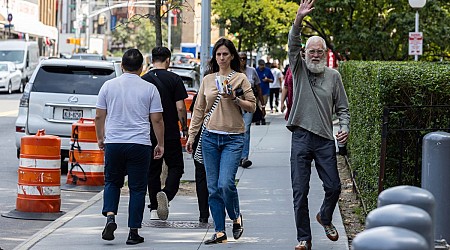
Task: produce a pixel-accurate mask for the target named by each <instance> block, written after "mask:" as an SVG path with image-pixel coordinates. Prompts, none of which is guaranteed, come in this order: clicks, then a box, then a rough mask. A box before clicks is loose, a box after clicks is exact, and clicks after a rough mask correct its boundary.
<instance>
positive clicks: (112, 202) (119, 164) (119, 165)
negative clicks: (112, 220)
mask: <svg viewBox="0 0 450 250" xmlns="http://www.w3.org/2000/svg"><path fill="white" fill-rule="evenodd" d="M150 161H151V147H150V146H147V145H141V144H133V143H108V144H106V145H105V188H104V192H103V209H102V213H103V215H105V216H106V213H107V212H114V214H117V210H118V209H119V201H120V189H121V188H122V187H123V183H124V179H125V175H128V187H129V189H130V200H129V203H128V227H129V228H141V225H142V219H143V216H144V207H145V195H146V193H147V171H148V166H149V165H150Z"/></svg>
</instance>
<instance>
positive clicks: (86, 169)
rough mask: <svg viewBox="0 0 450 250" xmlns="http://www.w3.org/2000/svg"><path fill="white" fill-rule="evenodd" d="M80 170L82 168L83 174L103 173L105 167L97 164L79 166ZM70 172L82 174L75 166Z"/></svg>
mask: <svg viewBox="0 0 450 250" xmlns="http://www.w3.org/2000/svg"><path fill="white" fill-rule="evenodd" d="M80 166H81V168H83V170H84V172H86V173H88V172H89V173H93V172H95V173H103V172H104V170H105V165H98V164H80ZM72 171H76V172H82V170H81V169H80V167H79V166H75V167H74V168H73V169H72Z"/></svg>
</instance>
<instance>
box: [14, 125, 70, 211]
mask: <svg viewBox="0 0 450 250" xmlns="http://www.w3.org/2000/svg"><path fill="white" fill-rule="evenodd" d="M18 176H19V178H18V184H17V200H16V210H17V211H21V212H34V213H57V212H59V210H60V208H61V139H60V138H59V137H57V136H53V135H45V130H39V131H38V133H37V134H36V135H35V136H24V137H22V139H21V147H20V161H19V170H18Z"/></svg>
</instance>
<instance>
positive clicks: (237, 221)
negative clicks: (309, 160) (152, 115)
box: [186, 38, 256, 244]
mask: <svg viewBox="0 0 450 250" xmlns="http://www.w3.org/2000/svg"><path fill="white" fill-rule="evenodd" d="M206 73H207V74H206V76H205V77H204V78H203V81H202V84H201V86H200V89H199V91H198V96H197V100H196V102H195V106H194V112H193V114H192V119H191V124H190V127H189V139H188V141H187V143H186V151H187V152H188V153H192V151H193V148H192V146H193V142H194V138H195V136H196V135H197V134H198V133H202V134H201V138H200V140H199V144H200V147H201V148H199V149H198V150H196V151H197V152H199V151H200V152H201V156H200V155H199V156H197V154H196V155H195V156H194V158H197V157H198V160H201V161H203V163H204V165H205V169H206V180H207V185H208V193H209V198H208V201H209V206H210V210H211V214H212V217H213V220H214V227H215V233H214V235H213V236H212V237H211V239H209V240H206V241H205V244H217V243H225V242H227V234H226V232H225V211H226V212H227V213H228V216H229V217H230V219H231V220H233V238H234V239H239V238H240V237H241V235H242V233H243V231H244V228H243V221H242V214H241V212H240V207H239V198H238V192H237V189H236V184H235V177H236V172H237V169H238V167H239V161H240V159H241V153H242V149H243V146H244V132H245V127H244V120H243V119H242V111H241V109H242V110H244V111H247V112H254V111H255V108H256V104H255V96H254V95H253V91H252V88H251V85H250V83H249V81H248V80H247V77H246V76H245V74H243V73H240V63H239V55H238V53H237V51H236V48H235V46H234V44H233V43H232V42H231V41H230V40H228V39H225V38H221V39H219V40H218V41H217V42H216V44H215V45H214V48H213V57H212V59H211V60H210V62H209V64H208V68H207V72H206ZM200 149H201V150H200Z"/></svg>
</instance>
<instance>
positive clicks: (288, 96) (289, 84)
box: [280, 67, 294, 121]
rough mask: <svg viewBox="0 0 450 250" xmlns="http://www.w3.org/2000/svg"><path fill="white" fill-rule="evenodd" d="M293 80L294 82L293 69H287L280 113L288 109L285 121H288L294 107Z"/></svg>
mask: <svg viewBox="0 0 450 250" xmlns="http://www.w3.org/2000/svg"><path fill="white" fill-rule="evenodd" d="M293 85H294V83H293V80H292V71H291V67H288V68H287V69H286V74H285V77H284V84H283V90H282V91H281V100H280V111H281V113H283V112H284V110H285V109H286V108H287V109H286V115H285V116H284V119H285V120H286V121H287V119H288V117H289V114H290V113H291V107H292V88H293Z"/></svg>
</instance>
